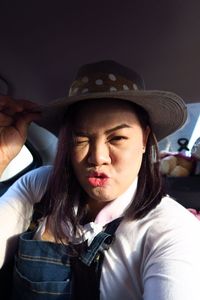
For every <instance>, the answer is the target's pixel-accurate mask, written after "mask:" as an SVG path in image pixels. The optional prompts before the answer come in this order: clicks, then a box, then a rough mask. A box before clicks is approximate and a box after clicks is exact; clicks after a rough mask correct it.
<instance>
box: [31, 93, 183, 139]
mask: <svg viewBox="0 0 200 300" xmlns="http://www.w3.org/2000/svg"><path fill="white" fill-rule="evenodd" d="M102 98H106V99H113V98H115V99H121V100H127V101H130V102H133V103H135V104H138V105H140V106H141V107H143V108H144V109H145V110H146V111H147V112H148V114H149V117H150V122H151V126H152V129H153V131H154V133H155V135H156V138H157V140H158V141H160V140H161V139H163V138H165V137H166V136H168V135H170V134H172V133H173V132H174V131H176V130H177V129H179V128H180V127H182V125H183V124H184V123H185V121H186V119H187V108H186V105H185V103H184V101H183V100H182V98H181V97H179V96H178V95H176V94H174V93H172V92H166V91H159V90H150V91H148V90H137V91H130V90H129V91H116V92H109V93H108V92H102V93H90V94H83V95H78V96H70V97H65V98H60V99H57V100H54V101H52V102H51V103H50V104H49V105H48V106H46V107H44V108H43V112H42V117H41V119H39V120H38V121H37V122H36V123H37V124H38V125H40V126H42V127H44V128H46V129H48V130H49V131H51V132H52V133H54V134H55V135H58V132H59V128H60V125H61V122H62V119H63V116H64V113H65V111H66V109H67V107H68V106H69V105H71V104H74V103H76V102H79V101H84V100H89V99H102Z"/></svg>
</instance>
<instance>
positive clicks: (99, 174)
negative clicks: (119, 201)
mask: <svg viewBox="0 0 200 300" xmlns="http://www.w3.org/2000/svg"><path fill="white" fill-rule="evenodd" d="M87 177H88V178H93V177H95V178H109V176H108V175H107V174H106V173H104V172H97V171H92V172H89V174H88V176H87Z"/></svg>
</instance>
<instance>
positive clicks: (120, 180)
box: [0, 61, 200, 300]
mask: <svg viewBox="0 0 200 300" xmlns="http://www.w3.org/2000/svg"><path fill="white" fill-rule="evenodd" d="M1 106H2V113H1V115H0V118H1V119H0V121H1V126H2V129H1V151H2V155H1V158H2V163H1V170H3V169H4V168H5V166H6V165H7V163H8V162H9V161H10V159H11V158H13V157H14V156H15V155H16V153H17V152H18V151H19V149H20V147H21V146H22V145H23V143H24V141H25V138H26V132H27V128H28V124H29V123H30V122H31V121H32V120H35V121H36V122H38V123H39V124H40V125H42V126H44V127H46V128H49V127H48V126H49V124H50V122H49V120H50V119H51V120H54V119H55V120H56V122H57V125H58V129H59V144H58V151H57V155H56V158H55V163H54V166H53V168H52V167H49V166H47V167H42V168H39V169H38V170H35V171H32V172H30V173H28V174H26V175H25V176H23V177H22V178H21V179H20V180H18V181H17V182H16V183H15V184H14V185H13V186H12V187H11V188H10V189H9V190H8V191H7V192H6V193H5V194H4V195H3V196H2V198H1V202H0V205H1V207H0V214H1V218H0V223H1V224H0V225H1V226H0V228H1V229H0V230H1V235H0V236H1V264H2V263H3V261H4V258H5V255H7V256H12V255H13V251H14V249H15V247H13V245H14V244H15V240H16V236H18V235H19V234H21V233H22V232H24V231H26V230H27V228H28V226H29V225H30V221H31V218H32V212H33V205H34V204H35V203H37V204H36V206H37V207H36V208H35V211H38V210H39V212H40V214H41V216H40V217H41V218H39V219H38V220H37V221H38V226H37V228H36V230H35V231H28V232H25V233H22V234H21V235H20V238H19V246H18V252H17V255H16V263H15V271H14V292H13V299H98V298H100V299H111V300H112V299H115V300H116V299H126V300H129V299H144V300H155V299H159V300H169V299H170V300H173V299H175V300H186V299H187V300H189V299H190V300H191V299H193V300H197V299H199V292H198V278H200V277H199V275H200V263H199V258H198V255H199V253H200V236H199V232H200V224H199V222H198V221H197V220H196V218H195V217H194V216H193V215H192V214H190V213H189V212H188V211H187V210H186V209H185V208H183V207H182V206H181V205H179V204H178V203H177V202H175V201H174V200H172V199H171V198H170V197H168V196H165V195H164V194H163V192H162V185H161V178H160V174H159V164H158V150H157V140H160V139H162V138H164V137H165V136H167V135H169V134H170V133H172V132H173V131H175V130H176V129H178V128H179V127H180V126H182V124H183V123H184V121H185V119H186V108H185V105H184V103H183V101H182V99H181V98H180V97H178V96H177V95H175V94H173V93H170V92H163V91H145V90H144V88H143V82H142V80H141V79H140V77H139V76H138V75H137V74H136V73H135V72H133V71H132V70H130V69H128V68H126V67H124V66H122V65H120V64H118V63H116V62H113V61H103V62H98V63H94V64H90V65H85V66H83V67H81V68H80V70H79V72H78V74H77V77H76V80H75V81H74V82H73V83H72V86H71V89H70V92H69V97H68V98H66V99H60V100H58V101H56V102H54V103H53V104H52V105H50V106H49V107H48V109H46V110H45V111H43V112H42V116H41V117H40V118H39V116H38V115H39V114H40V113H38V112H37V110H38V109H37V107H36V106H34V105H33V104H32V103H29V102H26V101H18V102H17V103H15V102H13V100H12V99H10V98H1ZM53 118H54V119H53ZM58 120H59V121H60V120H62V121H61V122H58ZM58 123H59V124H58ZM55 126H56V125H55V124H54V127H55ZM13 141H15V147H13ZM11 142H12V143H11ZM8 218H9V220H10V221H9V224H8V222H7V220H8ZM114 235H115V239H113V237H114ZM11 241H12V247H11V246H10V243H11Z"/></svg>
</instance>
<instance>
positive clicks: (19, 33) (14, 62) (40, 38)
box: [0, 0, 200, 102]
mask: <svg viewBox="0 0 200 300" xmlns="http://www.w3.org/2000/svg"><path fill="white" fill-rule="evenodd" d="M101 59H115V60H118V61H119V62H121V63H123V64H125V65H128V66H131V67H132V68H134V69H135V70H136V71H138V72H139V73H141V74H142V75H143V77H144V79H145V82H146V88H147V89H164V90H171V91H174V92H176V93H178V94H180V95H181V96H182V97H183V98H184V99H185V100H186V101H187V102H199V101H200V100H199V99H200V84H199V77H200V1H198V0H196V1H188V0H165V1H164V0H146V1H144V0H138V1H134V0H132V1H130V0H129V1H126V0H123V1H118V0H115V1H112V0H110V1H109V0H107V1H104V0H99V1H96V0H93V1H92V0H90V1H87V0H85V1H83V0H79V1H76V0H71V1H69V0H66V1H59V0H57V1H46V0H40V1H38V0H35V1H32V0H26V1H24V0H21V1H20V0H17V1H9V0H4V1H2V0H0V75H1V76H3V77H4V78H5V79H7V80H8V82H9V86H10V89H9V93H10V94H11V95H12V96H14V97H17V98H29V99H32V100H34V101H38V102H41V101H43V102H48V101H50V100H53V99H54V98H57V97H61V96H64V95H65V94H66V93H67V91H68V87H69V83H70V82H71V80H72V79H73V78H74V75H75V72H76V70H77V68H78V66H79V65H80V64H83V63H88V62H93V61H95V60H101Z"/></svg>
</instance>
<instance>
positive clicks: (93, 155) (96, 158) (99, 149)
mask: <svg viewBox="0 0 200 300" xmlns="http://www.w3.org/2000/svg"><path fill="white" fill-rule="evenodd" d="M110 162H111V157H110V151H109V148H108V146H107V145H106V144H105V143H95V144H93V145H91V146H90V151H89V154H88V163H89V164H92V165H95V166H100V165H104V164H109V163H110Z"/></svg>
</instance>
